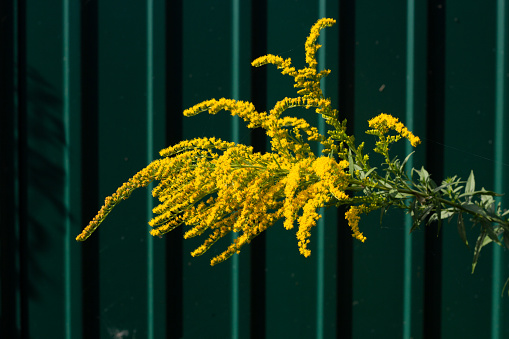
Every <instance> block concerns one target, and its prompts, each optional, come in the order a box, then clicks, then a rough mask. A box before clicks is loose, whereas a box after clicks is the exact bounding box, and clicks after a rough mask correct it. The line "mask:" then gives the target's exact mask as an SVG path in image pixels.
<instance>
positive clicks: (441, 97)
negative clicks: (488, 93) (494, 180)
mask: <svg viewBox="0 0 509 339" xmlns="http://www.w3.org/2000/svg"><path fill="white" fill-rule="evenodd" d="M427 6H428V13H427V15H428V17H427V26H428V27H427V66H426V67H427V89H426V106H427V107H426V138H427V141H428V142H427V144H426V166H427V167H428V171H429V172H430V173H433V175H434V178H435V181H437V180H438V181H441V180H442V177H443V172H444V168H443V159H444V149H443V141H444V133H445V131H444V119H445V118H444V116H445V40H446V33H447V32H446V24H445V11H446V6H447V5H446V0H433V1H429V2H428V4H427ZM431 141H433V142H431ZM437 226H438V225H437V223H432V224H431V225H428V226H426V229H425V245H424V246H425V251H426V252H425V258H424V313H423V324H425V326H423V336H424V337H425V338H436V339H440V337H441V335H442V237H441V236H438V237H437V230H438V227H437ZM440 233H442V232H441V231H440Z"/></svg>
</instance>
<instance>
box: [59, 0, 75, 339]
mask: <svg viewBox="0 0 509 339" xmlns="http://www.w3.org/2000/svg"><path fill="white" fill-rule="evenodd" d="M62 5H63V6H62V7H63V8H62V26H63V27H62V31H63V39H62V54H63V62H62V67H63V70H62V75H63V78H62V87H63V93H62V97H63V98H62V115H63V127H64V152H63V159H62V160H63V169H64V178H63V181H64V190H63V191H64V192H63V194H64V196H63V202H64V210H65V215H64V218H65V220H64V239H63V240H64V286H65V287H64V302H65V306H64V307H65V310H64V314H65V319H64V328H65V337H66V338H69V339H70V338H72V334H71V333H72V325H73V324H72V314H71V313H72V312H71V310H72V300H71V294H72V290H71V286H72V283H71V261H72V259H73V258H72V253H71V242H74V239H73V236H72V234H71V219H70V218H71V216H70V211H71V201H70V199H71V194H70V190H71V187H70V186H71V180H70V171H71V168H70V156H71V155H70V128H71V126H70V114H71V112H70V91H69V88H70V85H71V84H70V82H71V81H70V66H69V63H70V53H69V50H70V46H69V45H70V43H71V41H70V19H69V16H70V10H69V0H63V3H62Z"/></svg>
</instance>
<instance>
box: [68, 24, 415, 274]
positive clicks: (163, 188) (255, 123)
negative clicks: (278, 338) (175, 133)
mask: <svg viewBox="0 0 509 339" xmlns="http://www.w3.org/2000/svg"><path fill="white" fill-rule="evenodd" d="M334 23H335V20H333V19H320V20H318V22H317V23H316V24H315V25H313V27H312V28H311V32H310V35H309V37H308V38H307V40H306V44H305V52H306V63H307V65H308V66H307V67H304V68H302V69H296V68H295V67H294V66H292V60H291V59H290V58H287V59H284V58H282V57H280V56H276V55H272V54H268V55H265V56H262V57H260V58H257V59H256V60H254V61H253V63H252V64H253V66H262V65H266V64H273V65H275V66H276V67H277V68H278V69H280V70H281V73H282V74H284V75H289V76H291V77H293V78H294V81H295V85H294V87H295V88H297V89H298V90H297V94H298V95H297V96H296V97H294V98H288V97H287V98H283V99H282V100H280V101H278V102H277V103H276V104H275V105H274V107H273V108H272V109H270V110H269V111H268V112H258V111H257V110H256V108H255V106H254V105H253V104H252V103H250V102H247V101H241V100H233V99H226V98H220V99H210V100H206V101H203V102H201V103H199V104H197V105H194V106H193V107H190V108H188V109H186V110H185V111H184V115H185V116H194V115H196V114H199V113H201V112H208V113H209V114H217V113H218V112H219V111H221V110H225V111H229V112H230V113H231V115H233V116H238V117H240V118H242V119H243V120H244V121H245V122H246V124H247V127H249V128H258V127H259V128H263V129H264V130H265V132H266V134H267V136H269V137H270V144H271V151H270V152H267V153H264V154H261V153H256V152H254V150H253V148H252V147H250V146H246V145H242V144H236V143H233V142H228V141H223V140H221V139H218V138H196V139H192V140H184V141H182V142H180V143H178V144H176V145H174V146H171V147H168V148H166V149H163V150H162V151H161V152H160V155H161V157H162V158H161V159H158V160H155V161H153V162H152V163H151V164H149V165H148V166H147V167H146V168H144V169H143V170H141V171H140V172H138V173H137V174H135V175H134V176H133V177H132V178H131V179H129V180H128V181H127V182H126V183H125V184H123V185H122V186H121V187H120V188H119V189H118V190H117V191H116V192H115V193H114V194H113V195H112V196H111V197H107V198H106V200H105V204H104V206H103V207H102V208H101V210H100V211H99V212H98V214H97V216H95V217H94V219H93V220H92V221H91V222H90V224H89V225H88V226H87V227H86V228H85V229H84V230H83V232H82V233H81V234H80V235H79V236H78V237H77V240H79V241H83V240H85V239H86V238H87V237H89V236H90V234H91V233H92V232H93V231H94V230H95V229H96V228H97V227H98V226H99V224H100V223H101V222H102V221H103V220H104V219H105V218H106V216H107V215H108V213H110V211H111V210H112V208H113V207H114V206H115V205H117V204H118V203H119V202H120V201H121V200H124V199H126V198H127V197H129V195H130V194H131V193H132V191H134V190H135V189H136V188H139V187H146V186H148V184H149V183H151V182H153V181H156V182H158V184H157V185H156V186H155V187H154V189H153V190H152V195H153V196H154V197H155V198H157V199H158V200H159V205H157V206H156V207H154V209H153V213H154V214H155V216H154V217H153V219H152V220H150V222H149V225H150V226H151V227H152V230H151V231H150V233H151V234H152V235H154V236H160V235H162V234H165V233H167V232H170V231H171V230H173V229H175V228H176V227H178V226H181V225H186V226H187V227H188V229H187V230H186V232H185V233H184V238H192V237H196V236H201V235H203V236H205V237H206V239H205V240H204V242H203V243H202V245H200V246H199V247H198V248H196V249H195V250H194V251H193V252H192V253H191V254H192V255H193V256H199V255H202V254H203V253H205V252H206V251H207V250H208V249H209V248H210V247H211V246H212V245H213V244H214V243H216V242H217V241H218V240H219V239H221V238H223V237H225V236H226V235H228V234H230V233H231V232H234V233H235V234H236V238H235V240H234V241H233V243H232V244H231V245H229V246H228V248H226V250H224V251H223V252H222V253H221V254H219V255H217V256H216V257H214V258H213V259H212V260H211V264H212V265H214V264H216V263H219V262H222V261H224V260H226V259H228V258H229V257H230V256H231V255H233V254H235V253H239V251H240V250H241V248H242V246H244V245H245V244H249V243H250V242H251V240H253V239H254V238H255V237H256V236H258V235H259V234H260V233H261V232H263V231H265V230H266V229H267V228H269V227H271V226H272V225H274V224H275V223H276V221H278V220H280V219H284V223H283V226H284V227H285V228H286V229H288V230H290V229H292V228H293V227H294V224H297V225H298V230H297V232H296V237H297V240H298V249H299V251H300V253H301V254H302V255H304V256H306V257H307V256H309V255H310V254H311V251H310V250H309V248H308V244H309V242H310V239H309V238H310V236H311V229H312V228H313V227H314V226H316V222H317V220H318V219H319V218H320V217H321V216H320V214H319V210H320V209H321V208H323V207H327V206H332V205H336V206H339V205H343V204H351V203H358V201H359V200H358V199H357V200H355V199H356V197H350V196H349V195H348V194H346V191H347V190H348V189H349V188H350V186H351V184H352V182H353V180H354V179H353V178H352V175H354V176H356V177H359V165H358V164H356V163H355V161H354V160H353V158H351V157H349V154H350V152H351V151H354V152H356V153H357V155H358V157H357V160H356V161H357V162H358V163H361V164H362V163H363V162H367V160H368V158H367V156H362V155H361V154H360V153H361V151H362V147H363V146H362V144H361V145H360V146H359V147H358V148H355V149H353V144H354V143H353V142H354V138H353V136H349V135H348V134H347V133H346V121H344V122H339V121H338V112H337V111H336V110H334V109H332V107H331V101H330V99H328V98H325V97H324V95H323V93H322V91H321V89H320V80H321V79H322V78H323V77H326V76H327V75H328V74H329V73H330V70H322V71H320V72H318V71H317V69H316V68H317V65H318V64H317V62H316V52H317V50H318V49H319V48H320V45H318V44H316V41H317V38H318V35H319V33H320V30H321V29H323V28H324V27H329V26H332V25H333V24H334ZM295 107H301V108H306V109H312V110H314V112H315V113H317V114H320V115H321V117H322V118H324V119H325V121H326V122H327V124H329V125H330V126H331V127H332V128H333V130H331V131H329V132H328V135H322V134H320V132H319V131H318V129H317V128H316V127H315V126H311V125H310V124H309V123H308V122H307V121H306V120H305V119H301V118H296V117H293V116H289V115H286V114H287V112H288V111H289V110H290V109H291V108H295ZM369 124H370V127H371V128H374V129H373V130H372V131H371V132H372V134H376V135H378V136H379V137H380V141H379V143H377V147H379V149H380V150H382V151H385V150H386V149H387V147H388V146H387V145H388V144H389V143H390V142H393V141H396V140H397V139H398V138H400V137H405V138H408V139H409V140H410V141H411V143H412V145H416V144H417V143H418V142H419V138H417V137H415V136H414V135H413V134H412V133H411V132H409V131H408V130H407V129H406V127H404V125H403V124H401V123H400V122H398V120H397V119H395V118H393V117H391V116H389V115H384V114H382V115H380V116H378V117H377V118H374V119H372V120H370V122H369ZM389 129H393V130H396V131H397V132H398V133H399V134H398V135H397V136H386V134H387V132H388V130H389ZM312 142H316V143H319V144H321V145H322V146H323V154H326V155H327V156H318V155H316V154H315V153H314V152H313V147H312ZM337 158H339V159H337ZM349 159H352V160H351V161H350V160H349ZM349 161H350V162H351V163H349ZM352 161H353V162H352ZM355 166H357V167H355ZM351 168H354V169H355V172H353V171H352V170H351ZM347 169H348V171H350V172H351V173H352V175H351V174H350V173H347V172H348V171H347V172H345V170H347ZM353 173H357V174H353ZM362 183H367V184H370V181H369V178H368V179H364V181H362ZM366 201H367V199H366ZM370 208H371V207H370ZM370 208H368V207H365V206H364V205H360V206H352V207H351V208H350V210H349V211H348V212H347V213H346V214H345V217H346V219H347V220H348V223H349V225H350V227H351V228H352V231H353V236H354V237H356V238H357V239H359V240H361V241H364V240H365V239H366V238H365V237H364V236H363V235H362V233H360V232H359V229H358V223H359V219H360V218H359V214H360V213H363V212H364V213H367V212H368V211H369V210H370Z"/></svg>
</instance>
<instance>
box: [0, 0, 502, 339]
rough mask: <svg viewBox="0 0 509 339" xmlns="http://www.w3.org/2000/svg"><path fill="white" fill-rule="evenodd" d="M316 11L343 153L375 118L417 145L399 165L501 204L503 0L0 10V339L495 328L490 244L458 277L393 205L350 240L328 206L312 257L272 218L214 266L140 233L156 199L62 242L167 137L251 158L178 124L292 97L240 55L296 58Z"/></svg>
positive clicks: (36, 4)
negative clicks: (386, 119) (218, 107)
mask: <svg viewBox="0 0 509 339" xmlns="http://www.w3.org/2000/svg"><path fill="white" fill-rule="evenodd" d="M324 16H326V17H333V18H336V19H338V23H337V24H336V25H335V26H333V27H332V28H327V29H326V30H325V31H323V32H324V33H323V34H322V39H324V40H323V41H324V42H325V45H324V46H325V47H324V48H322V49H321V50H320V52H319V53H318V59H319V62H320V65H319V67H320V68H330V69H332V74H331V75H330V76H329V77H328V78H327V79H326V81H324V87H323V89H324V91H325V93H326V95H327V96H330V97H332V100H333V102H334V105H335V106H337V107H339V108H340V110H341V114H342V117H345V118H348V119H349V128H350V131H351V132H352V133H355V135H356V137H357V139H358V140H359V141H366V142H367V143H368V146H369V145H371V144H372V142H373V138H371V137H369V136H367V135H364V133H363V131H364V130H366V127H367V120H368V119H370V118H372V117H373V116H375V115H377V114H378V113H381V112H384V113H390V114H392V115H394V116H397V117H399V118H400V119H401V120H402V121H403V122H405V123H406V124H407V125H408V126H409V127H410V129H412V130H413V131H414V132H415V134H417V135H419V136H420V137H421V139H422V140H423V144H422V145H421V146H419V147H418V148H417V149H416V154H415V156H414V157H413V160H412V162H413V165H414V166H416V167H420V166H422V165H425V166H426V167H427V168H428V169H432V170H433V171H432V175H433V178H435V179H436V180H437V181H439V180H441V179H442V178H445V177H448V176H452V175H455V174H457V175H459V176H460V177H462V178H464V179H466V178H467V177H468V175H469V173H470V170H471V169H473V170H474V172H475V174H476V183H477V185H478V187H479V188H480V187H482V186H484V187H486V188H487V189H494V190H497V191H502V192H504V191H505V192H507V191H509V179H508V178H509V176H508V175H506V173H509V172H508V169H509V167H508V163H509V160H507V159H509V148H508V147H506V146H505V145H506V143H507V138H506V137H505V136H504V129H505V128H504V127H505V126H507V124H508V120H509V119H507V117H506V115H507V108H506V106H507V105H506V102H505V98H506V97H507V90H506V86H505V84H506V79H507V77H508V74H509V73H508V71H507V67H506V66H505V63H506V61H507V55H508V54H509V53H507V51H506V47H505V44H506V40H507V39H506V35H507V33H508V30H507V24H506V20H507V18H508V16H507V4H506V1H503V0H499V1H492V2H485V3H483V4H482V5H480V3H479V2H478V1H464V0H448V1H447V2H446V1H429V2H425V1H414V0H408V1H394V0H388V1H374V0H370V1H368V0H360V1H354V0H340V1H326V0H322V1H298V0H277V1H268V0H266V1H254V0H251V1H239V0H237V1H235V0H232V1H198V0H191V1H160V0H150V1H101V2H99V1H97V0H83V1H72V0H62V1H39V0H5V1H2V2H1V4H0V67H1V68H0V107H1V110H2V112H1V113H0V138H1V139H0V140H1V144H0V159H1V160H0V166H1V168H0V170H1V173H0V180H1V181H0V183H1V186H0V193H1V194H0V195H1V201H0V218H1V219H0V255H1V257H0V259H1V262H0V263H1V266H0V268H1V271H0V273H1V274H0V288H1V294H0V311H1V313H0V317H1V319H0V336H1V337H2V338H4V337H5V338H73V339H74V338H99V337H100V338H180V337H182V338H249V337H251V338H263V337H266V338H336V337H339V338H399V337H403V338H426V337H433V338H439V337H442V338H494V339H495V338H497V339H498V338H506V337H509V326H507V324H506V322H504V321H503V320H504V319H507V316H508V315H509V312H508V305H509V304H508V302H509V301H508V298H507V297H505V298H502V299H501V298H500V291H501V289H502V285H503V282H504V281H505V279H506V278H507V276H508V275H509V260H507V259H506V257H507V251H504V250H500V251H499V253H498V254H497V253H494V251H493V248H492V246H490V247H488V248H485V249H484V250H483V253H482V256H481V258H480V261H479V264H478V267H477V270H476V273H475V274H474V275H471V274H470V266H471V258H472V251H471V250H470V251H469V250H468V249H467V248H466V247H465V246H464V245H463V244H462V242H461V240H460V238H459V237H458V235H457V231H456V225H455V220H453V222H452V223H451V224H446V225H444V227H443V230H442V234H441V236H440V237H439V238H438V239H437V238H436V236H435V234H436V230H435V229H433V228H430V229H429V231H426V230H424V229H421V230H418V231H417V232H415V233H414V234H412V235H410V236H409V235H408V226H409V224H408V219H407V218H406V217H405V216H404V215H403V213H401V212H400V211H397V210H390V211H389V212H388V214H387V215H386V216H385V217H384V222H383V225H382V226H380V224H379V214H378V213H372V214H371V215H369V216H365V217H363V219H362V221H361V225H360V227H361V230H362V231H363V232H364V234H365V235H366V236H367V238H368V239H367V241H366V242H365V243H364V244H362V243H360V242H354V241H352V238H351V237H350V235H349V230H348V229H347V228H346V225H345V222H344V218H343V216H342V213H344V211H336V210H332V209H331V210H328V211H327V212H326V213H325V216H324V218H323V219H322V220H321V221H320V223H319V225H318V227H316V228H315V229H314V230H313V232H312V239H311V249H312V256H311V257H310V258H307V259H306V258H304V257H302V256H300V255H299V253H298V248H297V241H296V238H295V231H294V230H292V231H286V230H284V229H283V227H282V226H281V225H280V224H277V225H275V226H274V227H273V228H272V229H270V230H268V232H267V233H266V235H265V236H261V237H260V238H257V239H255V241H253V243H252V245H251V246H250V247H249V248H246V249H245V250H243V252H242V253H241V254H240V255H239V256H235V257H234V258H233V259H231V260H228V261H227V262H226V263H223V264H221V265H218V266H216V267H214V268H211V267H210V266H209V260H210V257H211V254H207V255H204V256H203V257H198V258H192V257H191V256H190V254H189V252H190V251H191V250H193V249H194V248H195V247H196V246H197V245H198V244H199V243H200V242H201V241H202V239H192V240H186V241H182V239H181V236H182V232H181V230H176V231H174V232H173V234H170V235H168V236H166V237H164V238H163V239H159V238H152V237H150V235H149V234H148V230H149V227H148V225H147V221H148V220H149V218H150V216H151V208H152V204H153V202H152V200H151V198H150V194H149V191H140V192H135V193H134V194H133V196H132V198H131V199H129V200H128V201H126V202H124V203H123V204H121V205H120V206H119V207H118V208H116V209H115V211H114V212H113V213H112V214H111V215H110V217H109V218H108V221H107V222H106V223H105V224H103V226H101V228H100V230H99V231H98V232H96V233H95V234H94V235H93V236H92V237H91V239H90V240H88V241H87V242H85V243H77V242H76V241H75V240H74V238H75V236H76V235H77V234H78V233H79V232H80V231H81V229H82V227H84V226H85V225H86V223H87V222H88V220H90V219H91V218H92V217H93V215H94V214H95V212H96V211H97V209H98V208H99V207H100V205H101V204H102V201H103V199H104V197H105V196H107V195H109V194H111V193H112V192H114V190H115V189H116V188H117V187H118V186H119V185H121V184H122V183H123V182H124V181H126V180H127V179H128V178H129V177H131V176H132V175H133V174H134V173H136V172H137V171H138V170H140V169H141V168H143V167H144V166H146V165H147V163H148V162H150V161H151V160H152V159H154V158H156V157H157V156H158V151H159V150H160V149H162V148H164V147H166V146H167V145H169V144H174V143H176V142H178V141H179V140H181V139H188V138H194V137H200V136H216V137H221V138H224V139H228V140H233V141H236V142H241V143H246V144H249V143H252V144H253V145H254V146H255V147H257V148H258V149H263V148H264V147H266V145H264V138H263V137H260V135H259V134H256V132H255V134H251V132H250V131H249V130H247V129H246V128H245V127H244V125H243V123H242V122H241V121H239V120H237V119H232V118H231V117H230V116H228V115H227V114H225V113H220V114H218V115H216V116H209V115H205V114H204V115H200V116H197V117H193V118H183V117H182V116H181V112H182V110H183V109H184V108H186V107H189V106H191V105H194V104H196V103H199V102H200V101H202V100H205V99H209V98H220V97H227V98H235V99H242V100H253V101H254V102H255V104H256V105H257V107H258V109H259V110H265V109H270V107H271V106H272V105H273V104H274V103H275V102H276V101H277V100H279V99H281V98H283V97H284V96H293V95H294V89H293V88H292V86H293V83H292V79H291V78H289V77H285V76H282V75H281V74H280V73H279V72H278V71H277V70H276V69H275V67H272V66H270V65H269V66H267V67H264V68H263V69H252V68H251V67H250V62H251V60H252V59H253V58H255V57H258V56H260V55H263V54H265V53H267V52H269V53H272V54H277V55H281V56H282V57H284V58H287V57H291V58H292V60H293V62H294V65H296V66H297V67H302V66H303V65H304V41H305V38H306V36H307V34H308V33H309V29H310V27H311V25H312V24H313V23H314V22H315V21H316V20H317V19H318V18H320V17H324ZM323 63H325V64H323ZM299 114H302V116H305V114H308V115H307V117H309V121H310V122H312V123H313V124H317V123H318V119H317V116H316V115H309V114H310V113H309V112H303V113H299ZM409 150H410V149H409V147H408V146H405V144H404V143H402V144H401V145H398V146H395V147H394V149H393V152H394V153H395V154H399V155H400V156H404V155H405V153H407V152H408V151H409ZM373 160H375V161H376V157H375V156H374V157H373ZM502 201H504V202H505V203H506V205H507V203H509V202H508V201H507V198H502ZM476 232H477V229H475V230H472V231H471V232H470V233H469V241H470V243H471V244H473V243H475V239H476V238H475V236H476ZM221 246H227V242H220V243H218V247H220V248H215V249H214V248H213V249H211V252H212V254H214V253H218V251H220V250H221ZM497 256H498V257H497Z"/></svg>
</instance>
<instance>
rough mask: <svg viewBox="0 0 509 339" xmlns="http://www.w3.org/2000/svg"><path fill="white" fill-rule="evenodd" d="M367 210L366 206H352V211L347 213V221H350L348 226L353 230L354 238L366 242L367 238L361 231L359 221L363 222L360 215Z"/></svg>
mask: <svg viewBox="0 0 509 339" xmlns="http://www.w3.org/2000/svg"><path fill="white" fill-rule="evenodd" d="M365 210H366V207H365V206H364V205H360V206H350V209H349V210H348V211H347V212H346V213H345V219H346V220H348V226H350V228H351V229H352V237H354V238H356V239H358V240H360V241H362V242H364V241H365V240H366V237H365V236H364V235H363V234H362V233H361V232H360V231H359V221H360V220H361V218H360V216H359V214H361V213H363V212H364V211H365Z"/></svg>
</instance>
